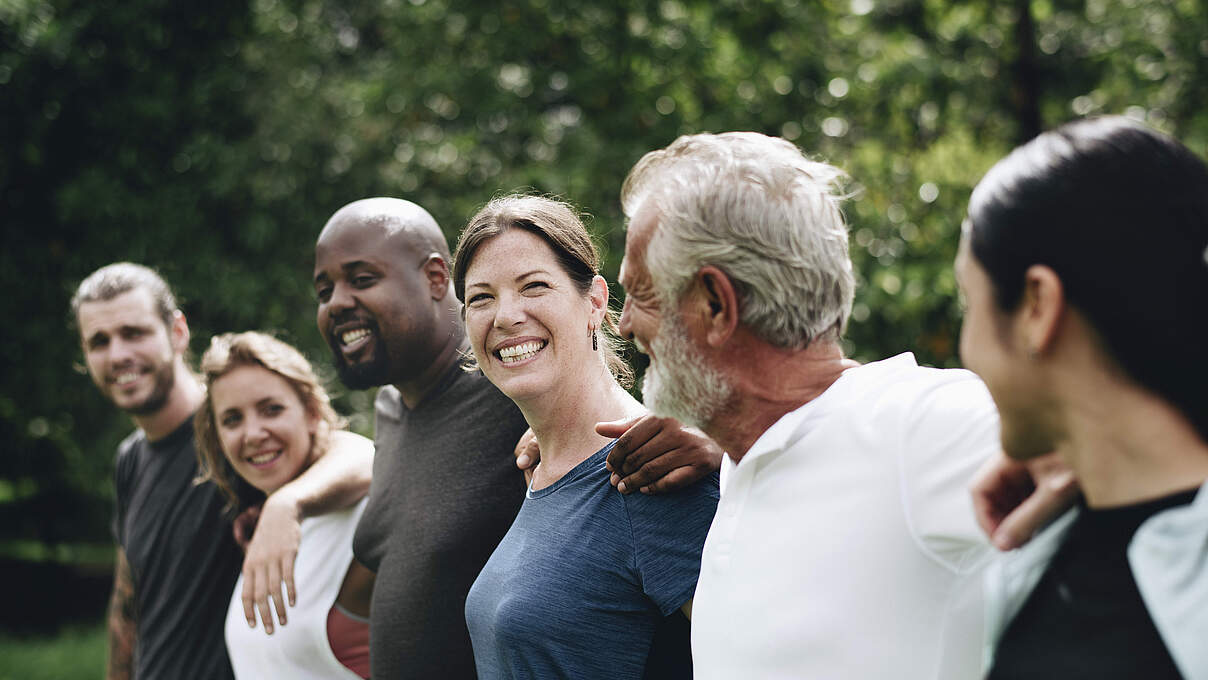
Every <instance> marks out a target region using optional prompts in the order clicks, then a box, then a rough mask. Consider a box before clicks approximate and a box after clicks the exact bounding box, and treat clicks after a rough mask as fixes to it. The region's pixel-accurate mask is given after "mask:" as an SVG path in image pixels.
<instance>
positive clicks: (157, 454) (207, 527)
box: [113, 418, 243, 680]
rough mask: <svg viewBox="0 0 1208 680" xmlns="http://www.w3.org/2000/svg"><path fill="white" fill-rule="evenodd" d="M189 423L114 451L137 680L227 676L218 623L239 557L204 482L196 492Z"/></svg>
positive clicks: (214, 494)
mask: <svg viewBox="0 0 1208 680" xmlns="http://www.w3.org/2000/svg"><path fill="white" fill-rule="evenodd" d="M196 476H197V453H196V450H195V449H194V443H193V419H192V418H189V419H188V420H187V421H185V422H184V424H182V425H181V426H180V427H178V428H177V429H176V430H175V431H173V432H172V434H170V435H168V436H167V437H165V438H164V439H161V440H160V441H157V442H154V443H151V442H148V441H147V438H146V436H145V435H144V434H143V432H142V431H141V430H140V431H138V432H135V433H134V434H132V435H130V436H129V437H127V438H126V440H125V441H123V442H122V444H121V446H119V447H118V453H117V465H116V469H115V471H114V481H115V482H116V485H117V511H116V514H115V516H114V522H113V534H114V538H115V539H116V540H117V543H118V545H120V546H121V547H122V549H123V550H125V551H126V558H127V559H128V560H129V562H130V570H131V572H132V574H133V577H134V594H135V600H136V607H137V612H136V617H137V623H138V628H137V635H138V639H137V642H136V645H135V672H134V677H135V678H138V679H140V680H162V679H165V678H172V679H173V680H177V679H179V680H191V679H198V680H201V679H203V678H204V679H207V680H213V679H218V678H222V679H226V678H232V677H234V676H233V675H232V673H231V664H230V661H228V659H227V651H226V645H225V644H224V642H223V637H222V635H223V633H222V628H223V621H224V619H225V618H226V611H227V604H228V603H229V602H230V599H231V591H232V589H234V587H235V580H236V579H237V578H238V577H239V569H240V567H241V565H242V564H243V553H242V552H241V551H240V550H239V547H238V546H237V545H236V544H235V540H234V538H233V537H232V535H231V524H230V522H229V521H227V520H226V519H225V518H224V516H223V514H222V508H223V504H224V503H223V499H222V496H221V495H220V494H219V492H218V489H217V487H215V486H214V485H213V484H203V485H201V486H195V485H194V484H193V478H194V477H196Z"/></svg>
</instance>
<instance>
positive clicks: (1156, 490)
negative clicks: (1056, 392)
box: [1058, 381, 1208, 508]
mask: <svg viewBox="0 0 1208 680" xmlns="http://www.w3.org/2000/svg"><path fill="white" fill-rule="evenodd" d="M1092 388H1093V389H1094V391H1093V393H1091V394H1086V395H1084V396H1083V397H1082V398H1078V399H1076V400H1073V399H1071V400H1067V401H1066V406H1065V407H1064V409H1063V415H1064V416H1065V428H1066V438H1065V440H1064V441H1063V442H1061V444H1060V445H1059V449H1058V450H1059V451H1060V452H1061V454H1062V456H1063V457H1064V458H1065V460H1066V462H1067V463H1069V465H1070V467H1071V468H1072V469H1073V471H1074V474H1075V476H1076V477H1077V479H1078V483H1079V485H1080V486H1081V487H1082V492H1083V495H1084V496H1085V497H1086V502H1087V505H1088V506H1090V507H1092V508H1108V507H1115V506H1121V505H1130V504H1133V503H1140V502H1143V501H1147V500H1152V499H1155V498H1161V497H1162V496H1168V495H1170V494H1172V493H1177V492H1180V491H1186V490H1188V489H1192V488H1195V487H1198V486H1200V485H1202V484H1203V483H1204V481H1205V480H1208V443H1205V442H1204V441H1203V440H1202V439H1200V438H1199V435H1198V433H1197V432H1196V431H1195V429H1194V428H1193V427H1192V426H1191V424H1190V423H1189V422H1188V421H1187V419H1186V418H1184V417H1183V415H1182V414H1181V413H1179V411H1178V410H1177V409H1175V408H1173V407H1172V406H1171V405H1170V404H1168V403H1167V402H1166V401H1164V400H1162V399H1160V398H1158V397H1155V396H1153V395H1152V394H1150V393H1148V392H1147V391H1144V390H1141V389H1140V388H1137V387H1135V386H1131V385H1130V386H1122V385H1120V384H1119V382H1118V381H1117V384H1115V385H1114V386H1111V387H1107V386H1092ZM1105 388H1106V389H1105Z"/></svg>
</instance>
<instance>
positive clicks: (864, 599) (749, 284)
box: [621, 133, 998, 679]
mask: <svg viewBox="0 0 1208 680" xmlns="http://www.w3.org/2000/svg"><path fill="white" fill-rule="evenodd" d="M842 179H843V173H842V172H841V171H840V170H838V169H836V168H834V167H831V166H829V165H826V164H823V163H818V162H813V161H810V160H808V159H806V158H805V157H804V156H803V155H802V153H801V152H800V150H798V149H797V148H796V147H795V146H793V145H792V144H791V143H789V142H786V141H784V140H782V139H775V138H771V137H766V136H764V135H760V134H755V133H727V134H720V135H708V134H704V135H692V136H686V137H681V138H679V139H677V140H676V141H675V142H674V143H673V144H671V145H670V146H669V147H667V148H666V149H662V150H659V151H654V152H651V153H649V154H647V155H646V156H645V157H643V158H642V159H641V160H640V161H639V162H638V164H637V165H636V166H635V167H634V168H633V170H632V171H631V172H630V174H629V177H628V178H627V179H626V181H625V186H624V188H623V190H622V202H623V204H624V209H625V214H626V215H627V216H628V218H629V230H628V235H627V239H626V241H627V242H626V248H625V259H624V262H623V264H622V267H621V283H622V284H623V285H624V287H625V290H626V293H627V295H628V297H627V298H626V301H625V308H624V314H623V316H622V318H621V330H622V332H623V333H624V334H625V335H627V336H629V337H632V338H633V339H634V340H635V342H637V344H638V347H639V348H640V349H641V350H642V351H643V352H645V353H646V354H649V355H650V368H649V369H648V370H647V373H646V381H645V384H644V392H645V399H646V403H647V405H649V406H650V407H651V408H652V409H653V410H654V411H655V412H656V413H658V414H660V415H669V416H675V417H677V418H680V419H682V420H684V421H687V422H689V423H692V424H694V425H697V426H699V427H700V428H701V429H703V430H704V431H705V432H706V433H707V434H708V435H709V436H710V437H712V438H713V439H714V440H715V441H717V442H718V443H719V444H721V445H722V446H723V447H724V448H725V449H726V451H727V452H728V455H727V459H726V461H725V462H724V463H723V469H722V498H721V503H720V505H719V506H718V510H717V516H716V518H715V519H714V521H713V525H712V527H711V529H710V531H709V537H708V540H707V542H706V544H705V549H704V554H703V556H702V565H701V574H700V581H699V584H698V586H697V591H696V598H695V603H694V607H693V621H692V653H693V658H694V665H695V673H696V677H698V678H736V677H745V678H891V677H892V678H953V679H956V678H961V679H964V678H971V677H976V676H977V674H978V673H979V670H980V658H981V653H982V646H983V633H982V623H981V621H982V610H981V594H980V593H981V587H980V585H981V584H980V572H981V567H982V565H983V564H984V562H985V558H986V557H987V556H988V555H989V553H990V548H989V545H988V543H987V542H986V539H985V538H984V537H983V536H982V534H981V532H980V531H978V528H977V526H976V523H975V521H974V519H973V512H972V509H971V507H970V505H971V504H970V500H969V496H968V493H967V492H966V490H965V487H966V484H967V483H968V481H969V478H970V477H971V476H972V475H973V473H974V472H975V471H976V469H977V468H978V466H979V465H980V464H981V463H982V462H984V461H985V460H986V459H987V458H988V457H989V456H990V455H991V454H994V453H997V451H998V419H997V415H996V413H995V410H994V405H993V402H992V401H991V399H990V396H989V394H988V393H987V391H986V389H985V387H984V386H983V385H982V383H981V382H980V381H979V380H978V379H977V377H976V376H974V375H973V374H971V373H969V372H967V371H962V370H939V369H933V368H925V367H920V366H919V365H918V364H917V363H916V362H915V360H914V357H913V356H912V355H911V354H909V353H905V354H900V355H898V356H895V357H893V358H890V359H886V360H883V361H878V362H874V363H870V364H866V365H858V364H856V363H855V362H853V361H851V360H849V359H847V358H845V357H844V356H843V352H842V349H841V347H840V336H841V334H842V332H843V329H844V326H845V324H846V322H847V318H848V314H849V311H850V309H851V304H852V296H853V288H854V278H853V276H852V266H851V260H850V257H849V255H848V247H847V227H846V225H845V224H844V221H843V217H842V214H841V212H840V209H839V204H840V201H841V198H842V197H841V196H840V194H839V185H840V183H841V181H842Z"/></svg>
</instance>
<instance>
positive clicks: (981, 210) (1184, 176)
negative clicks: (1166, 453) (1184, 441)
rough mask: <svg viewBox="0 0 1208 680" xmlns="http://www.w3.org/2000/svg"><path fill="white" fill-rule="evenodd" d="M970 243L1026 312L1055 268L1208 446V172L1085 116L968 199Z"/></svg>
mask: <svg viewBox="0 0 1208 680" xmlns="http://www.w3.org/2000/svg"><path fill="white" fill-rule="evenodd" d="M968 238H969V241H970V246H971V250H972V253H973V256H974V257H976V258H977V260H978V262H979V263H980V264H981V265H982V267H983V268H984V269H985V271H986V272H987V274H988V275H989V278H990V281H991V283H992V285H993V289H994V295H995V299H996V301H997V303H998V305H999V306H1000V307H1002V308H1003V309H1004V310H1012V309H1015V308H1016V307H1017V306H1018V305H1019V303H1020V299H1021V297H1022V295H1023V290H1024V288H1023V286H1024V275H1025V272H1026V271H1027V269H1028V267H1030V266H1032V265H1033V264H1043V265H1046V266H1048V267H1050V268H1052V269H1053V271H1055V272H1056V273H1057V276H1058V277H1059V278H1060V279H1061V283H1062V287H1063V289H1064V292H1065V297H1066V300H1067V301H1068V303H1069V304H1070V305H1071V306H1072V307H1074V308H1075V309H1077V310H1078V311H1079V312H1080V313H1081V314H1082V315H1083V316H1084V317H1085V318H1086V320H1087V321H1088V323H1090V325H1091V326H1092V327H1093V328H1094V330H1095V332H1096V333H1097V334H1098V335H1099V338H1100V340H1101V342H1102V344H1103V346H1104V349H1105V351H1106V352H1107V354H1108V355H1109V356H1110V357H1111V358H1112V359H1113V360H1114V361H1115V362H1116V363H1117V364H1118V365H1119V366H1120V367H1121V368H1122V369H1123V371H1124V372H1125V373H1126V374H1127V375H1128V376H1129V377H1131V378H1132V379H1133V380H1134V381H1136V382H1137V383H1138V384H1140V385H1141V386H1142V387H1144V388H1146V389H1148V390H1150V391H1151V392H1153V393H1155V394H1157V395H1158V396H1160V397H1162V398H1164V399H1166V400H1168V401H1169V402H1171V403H1172V404H1173V405H1174V406H1175V407H1176V408H1177V409H1179V411H1181V412H1182V413H1183V415H1184V416H1185V417H1186V418H1187V419H1188V420H1189V421H1191V424H1192V425H1193V426H1194V427H1195V429H1196V430H1197V431H1198V432H1199V435H1200V438H1201V439H1203V440H1205V441H1208V390H1206V389H1205V386H1206V385H1208V166H1206V165H1205V164H1204V161H1203V160H1201V159H1200V158H1199V157H1198V156H1196V155H1195V154H1194V153H1192V152H1191V151H1190V150H1189V149H1187V147H1185V146H1183V145H1182V144H1180V143H1179V142H1177V141H1175V140H1174V139H1172V138H1170V137H1167V136H1166V135H1163V134H1161V133H1158V132H1155V131H1153V130H1151V129H1149V128H1147V127H1145V126H1143V125H1141V124H1139V123H1135V122H1133V121H1131V120H1128V119H1126V118H1122V117H1118V116H1111V117H1102V118H1093V119H1086V120H1080V121H1076V122H1072V123H1068V124H1066V125H1063V126H1061V127H1059V128H1057V129H1056V130H1053V131H1051V132H1046V133H1044V134H1042V135H1040V136H1038V137H1036V138H1035V139H1033V140H1032V141H1030V142H1028V143H1027V144H1024V145H1023V146H1020V147H1018V148H1016V149H1015V150H1014V151H1012V152H1011V154H1010V155H1008V156H1007V157H1006V158H1004V159H1003V160H1001V161H999V162H998V163H997V164H996V165H995V166H994V167H993V168H991V169H990V172H988V173H987V174H986V176H985V177H984V178H983V179H982V181H981V182H980V183H979V184H978V186H977V188H975V189H974V190H973V196H972V197H971V199H970V201H969V236H968Z"/></svg>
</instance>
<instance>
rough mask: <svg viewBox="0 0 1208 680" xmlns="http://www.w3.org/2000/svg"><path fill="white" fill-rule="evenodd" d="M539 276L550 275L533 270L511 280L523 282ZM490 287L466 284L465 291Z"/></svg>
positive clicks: (488, 286)
mask: <svg viewBox="0 0 1208 680" xmlns="http://www.w3.org/2000/svg"><path fill="white" fill-rule="evenodd" d="M539 274H545V275H546V276H549V275H550V274H549V272H547V271H545V270H544V269H534V270H533V271H531V272H525V273H523V274H520V275H519V276H517V277H516V278H515V279H513V280H514V281H523V280H525V279H527V278H529V277H533V276H537V275H539ZM490 287H491V286H490V284H487V283H482V282H479V281H475V282H474V283H467V284H466V289H467V290H469V289H470V288H490Z"/></svg>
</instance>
